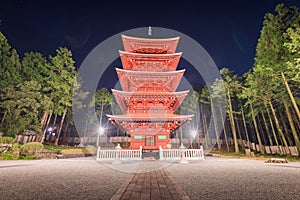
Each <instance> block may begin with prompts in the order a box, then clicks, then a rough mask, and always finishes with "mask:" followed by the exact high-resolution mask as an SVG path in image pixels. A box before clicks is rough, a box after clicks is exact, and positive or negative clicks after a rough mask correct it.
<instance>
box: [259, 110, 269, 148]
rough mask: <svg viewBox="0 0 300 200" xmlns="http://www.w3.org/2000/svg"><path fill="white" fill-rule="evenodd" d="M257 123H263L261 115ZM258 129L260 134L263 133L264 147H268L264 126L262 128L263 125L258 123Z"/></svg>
mask: <svg viewBox="0 0 300 200" xmlns="http://www.w3.org/2000/svg"><path fill="white" fill-rule="evenodd" d="M257 119H258V120H257V121H259V122H260V121H261V119H260V117H259V115H257ZM258 127H259V133H261V137H262V144H263V145H266V144H267V140H266V137H265V133H264V129H263V126H262V123H258Z"/></svg>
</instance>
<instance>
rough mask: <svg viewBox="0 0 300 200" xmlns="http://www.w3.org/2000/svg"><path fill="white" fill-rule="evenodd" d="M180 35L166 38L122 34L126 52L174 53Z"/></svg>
mask: <svg viewBox="0 0 300 200" xmlns="http://www.w3.org/2000/svg"><path fill="white" fill-rule="evenodd" d="M179 38H180V37H174V38H166V39H151V38H137V37H130V36H126V35H122V41H123V45H124V49H125V51H127V52H133V53H143V54H170V53H174V52H175V50H176V47H177V44H178V41H179Z"/></svg>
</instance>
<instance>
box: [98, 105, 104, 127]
mask: <svg viewBox="0 0 300 200" xmlns="http://www.w3.org/2000/svg"><path fill="white" fill-rule="evenodd" d="M103 107H104V105H103V103H102V104H101V112H100V120H99V122H100V128H101V127H102V116H103Z"/></svg>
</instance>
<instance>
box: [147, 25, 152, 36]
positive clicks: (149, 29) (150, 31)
mask: <svg viewBox="0 0 300 200" xmlns="http://www.w3.org/2000/svg"><path fill="white" fill-rule="evenodd" d="M151 35H152V28H151V26H149V28H148V36H149V37H150V36H151Z"/></svg>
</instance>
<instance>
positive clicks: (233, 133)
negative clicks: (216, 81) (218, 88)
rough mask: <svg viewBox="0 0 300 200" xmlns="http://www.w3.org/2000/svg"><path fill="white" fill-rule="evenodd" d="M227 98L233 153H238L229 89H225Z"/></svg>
mask: <svg viewBox="0 0 300 200" xmlns="http://www.w3.org/2000/svg"><path fill="white" fill-rule="evenodd" d="M227 98H228V99H227V101H228V107H229V120H230V125H231V131H232V135H233V141H234V151H235V153H239V145H238V142H237V138H236V129H235V124H234V118H233V110H232V105H231V97H230V91H229V90H227Z"/></svg>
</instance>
